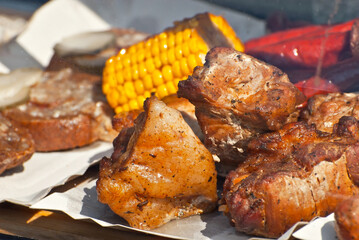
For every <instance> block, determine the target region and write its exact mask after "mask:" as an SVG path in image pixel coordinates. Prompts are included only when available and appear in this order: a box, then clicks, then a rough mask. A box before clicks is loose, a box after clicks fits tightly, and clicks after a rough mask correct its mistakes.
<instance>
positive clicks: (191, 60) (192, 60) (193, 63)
mask: <svg viewBox="0 0 359 240" xmlns="http://www.w3.org/2000/svg"><path fill="white" fill-rule="evenodd" d="M187 62H188V67H189V70H190V71H191V72H192V71H193V69H194V68H195V67H196V66H198V64H197V59H196V56H195V55H193V54H191V55H189V56H188V57H187Z"/></svg>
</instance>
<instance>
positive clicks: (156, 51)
mask: <svg viewBox="0 0 359 240" xmlns="http://www.w3.org/2000/svg"><path fill="white" fill-rule="evenodd" d="M151 53H152V56H157V55H159V54H160V47H159V45H158V43H153V45H152V46H151Z"/></svg>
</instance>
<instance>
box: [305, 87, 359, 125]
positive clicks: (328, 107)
mask: <svg viewBox="0 0 359 240" xmlns="http://www.w3.org/2000/svg"><path fill="white" fill-rule="evenodd" d="M343 116H353V117H355V118H356V119H359V95H358V94H356V93H329V94H326V95H315V96H313V97H311V98H310V99H309V100H308V105H307V108H306V109H305V110H304V111H303V112H302V113H301V117H302V118H303V120H305V121H307V122H308V123H309V124H315V125H316V126H317V129H318V130H320V131H324V132H331V131H332V130H333V126H334V124H336V123H338V121H339V119H340V118H341V117H343Z"/></svg>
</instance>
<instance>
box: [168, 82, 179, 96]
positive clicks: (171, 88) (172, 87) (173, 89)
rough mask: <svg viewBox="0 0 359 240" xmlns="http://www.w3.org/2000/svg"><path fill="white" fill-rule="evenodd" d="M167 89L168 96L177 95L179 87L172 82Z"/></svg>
mask: <svg viewBox="0 0 359 240" xmlns="http://www.w3.org/2000/svg"><path fill="white" fill-rule="evenodd" d="M166 88H167V91H168V94H175V93H176V92H177V87H176V86H175V84H174V83H173V82H172V81H171V82H167V83H166Z"/></svg>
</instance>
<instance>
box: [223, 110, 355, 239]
mask: <svg viewBox="0 0 359 240" xmlns="http://www.w3.org/2000/svg"><path fill="white" fill-rule="evenodd" d="M358 139H359V123H358V121H357V120H356V119H355V118H353V117H343V118H341V119H340V120H339V122H338V124H336V125H335V126H334V130H333V133H332V134H329V133H324V132H321V131H318V130H316V128H315V126H314V125H308V124H307V123H305V122H298V123H290V124H287V125H285V126H284V127H283V129H281V130H279V131H277V132H273V133H267V134H264V135H262V136H260V137H258V138H257V139H255V140H253V141H251V142H250V143H249V145H248V146H249V147H248V157H247V159H246V160H245V161H244V163H242V164H240V165H239V167H238V168H237V169H236V170H235V171H232V172H230V174H229V175H228V176H227V179H226V181H225V184H224V191H223V198H222V199H221V203H222V204H223V206H222V207H221V208H222V209H225V213H226V214H227V216H228V217H229V218H230V220H231V222H232V223H233V224H234V225H235V227H236V229H237V230H238V231H240V232H244V233H247V234H253V235H260V236H265V237H272V238H277V237H279V236H281V235H282V234H283V233H284V232H285V231H286V230H288V229H289V228H290V227H291V226H292V225H294V224H295V223H296V222H298V221H310V220H311V219H312V218H314V217H315V216H326V215H328V214H329V213H331V212H333V211H334V210H335V208H336V206H337V204H338V203H339V202H340V201H341V200H342V198H343V197H345V196H346V197H348V196H352V195H355V194H359V168H358V166H359V158H358V157H357V156H358V154H359V142H358Z"/></svg>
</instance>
